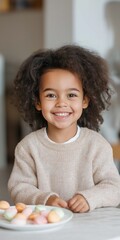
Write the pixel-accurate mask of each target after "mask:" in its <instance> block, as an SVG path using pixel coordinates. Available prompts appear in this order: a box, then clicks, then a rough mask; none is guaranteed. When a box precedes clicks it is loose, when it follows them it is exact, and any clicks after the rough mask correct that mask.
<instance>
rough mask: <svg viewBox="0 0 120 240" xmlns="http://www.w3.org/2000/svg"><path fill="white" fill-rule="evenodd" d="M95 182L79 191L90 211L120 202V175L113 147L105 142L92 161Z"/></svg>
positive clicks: (116, 204)
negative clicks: (88, 187)
mask: <svg viewBox="0 0 120 240" xmlns="http://www.w3.org/2000/svg"><path fill="white" fill-rule="evenodd" d="M92 169H93V182H94V185H93V187H91V188H90V189H86V190H83V191H78V192H77V193H79V194H81V195H83V196H84V198H85V199H86V200H87V202H88V204H89V206H90V211H91V210H93V209H95V208H100V207H108V206H114V207H115V206H118V205H119V204H120V176H119V173H118V170H117V168H116V166H115V164H114V161H113V153H112V148H111V146H110V145H109V144H107V145H106V144H105V146H103V147H102V150H101V149H100V151H99V152H98V153H97V155H96V157H95V159H94V160H93V162H92Z"/></svg>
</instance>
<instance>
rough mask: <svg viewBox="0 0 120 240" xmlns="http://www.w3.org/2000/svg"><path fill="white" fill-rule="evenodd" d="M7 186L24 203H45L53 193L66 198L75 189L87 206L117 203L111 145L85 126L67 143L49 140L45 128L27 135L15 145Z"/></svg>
mask: <svg viewBox="0 0 120 240" xmlns="http://www.w3.org/2000/svg"><path fill="white" fill-rule="evenodd" d="M8 188H9V191H10V193H11V197H12V199H13V201H14V202H24V203H26V204H45V203H46V201H47V199H48V198H49V196H51V195H52V194H56V195H57V196H60V197H61V198H63V199H64V200H66V201H67V200H69V199H70V198H71V197H72V196H73V195H74V194H76V193H80V194H82V195H83V196H84V197H85V198H86V200H87V202H88V203H89V206H90V210H93V209H95V208H99V207H105V206H117V205H118V204H119V203H120V176H119V173H118V171H117V168H116V166H115V165H114V162H113V156H112V149H111V146H110V145H109V143H108V142H107V141H106V140H105V139H104V138H103V137H102V136H101V135H100V134H98V133H97V132H95V131H92V130H89V129H87V128H81V132H80V136H79V138H78V139H77V140H76V141H74V142H71V143H68V144H58V143H52V142H50V141H49V140H47V139H46V138H45V131H44V129H41V130H38V131H35V132H32V133H30V134H29V135H28V136H26V137H25V138H24V139H23V140H22V141H21V142H20V143H19V144H18V145H17V147H16V150H15V163H14V167H13V170H12V173H11V176H10V179H9V182H8Z"/></svg>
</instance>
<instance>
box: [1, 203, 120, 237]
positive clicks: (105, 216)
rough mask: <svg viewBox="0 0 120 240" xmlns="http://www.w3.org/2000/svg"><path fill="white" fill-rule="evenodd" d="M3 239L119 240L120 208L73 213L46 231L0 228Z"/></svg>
mask: <svg viewBox="0 0 120 240" xmlns="http://www.w3.org/2000/svg"><path fill="white" fill-rule="evenodd" d="M0 239H1V240H2V239H4V240H27V239H28V240H43V239H44V240H53V239H57V240H63V239H65V240H67V239H68V240H75V239H79V240H80V239H81V240H108V239H109V240H111V239H114V240H120V208H100V209H96V210H94V211H92V212H89V213H82V214H80V213H78V214H74V216H73V219H72V220H71V221H70V222H68V223H66V224H65V225H64V226H62V227H61V228H56V229H54V230H47V231H13V230H7V229H2V228H0Z"/></svg>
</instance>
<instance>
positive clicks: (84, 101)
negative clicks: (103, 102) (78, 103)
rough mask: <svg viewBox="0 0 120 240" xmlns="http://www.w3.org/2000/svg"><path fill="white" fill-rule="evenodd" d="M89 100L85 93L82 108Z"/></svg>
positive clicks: (85, 106) (86, 105)
mask: <svg viewBox="0 0 120 240" xmlns="http://www.w3.org/2000/svg"><path fill="white" fill-rule="evenodd" d="M89 101H90V99H89V98H88V97H87V96H86V95H85V96H84V98H83V109H85V108H87V107H88V105H89Z"/></svg>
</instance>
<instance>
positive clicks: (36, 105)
mask: <svg viewBox="0 0 120 240" xmlns="http://www.w3.org/2000/svg"><path fill="white" fill-rule="evenodd" d="M35 108H36V109H37V110H38V111H40V110H41V109H42V108H41V103H40V102H36V103H35Z"/></svg>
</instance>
